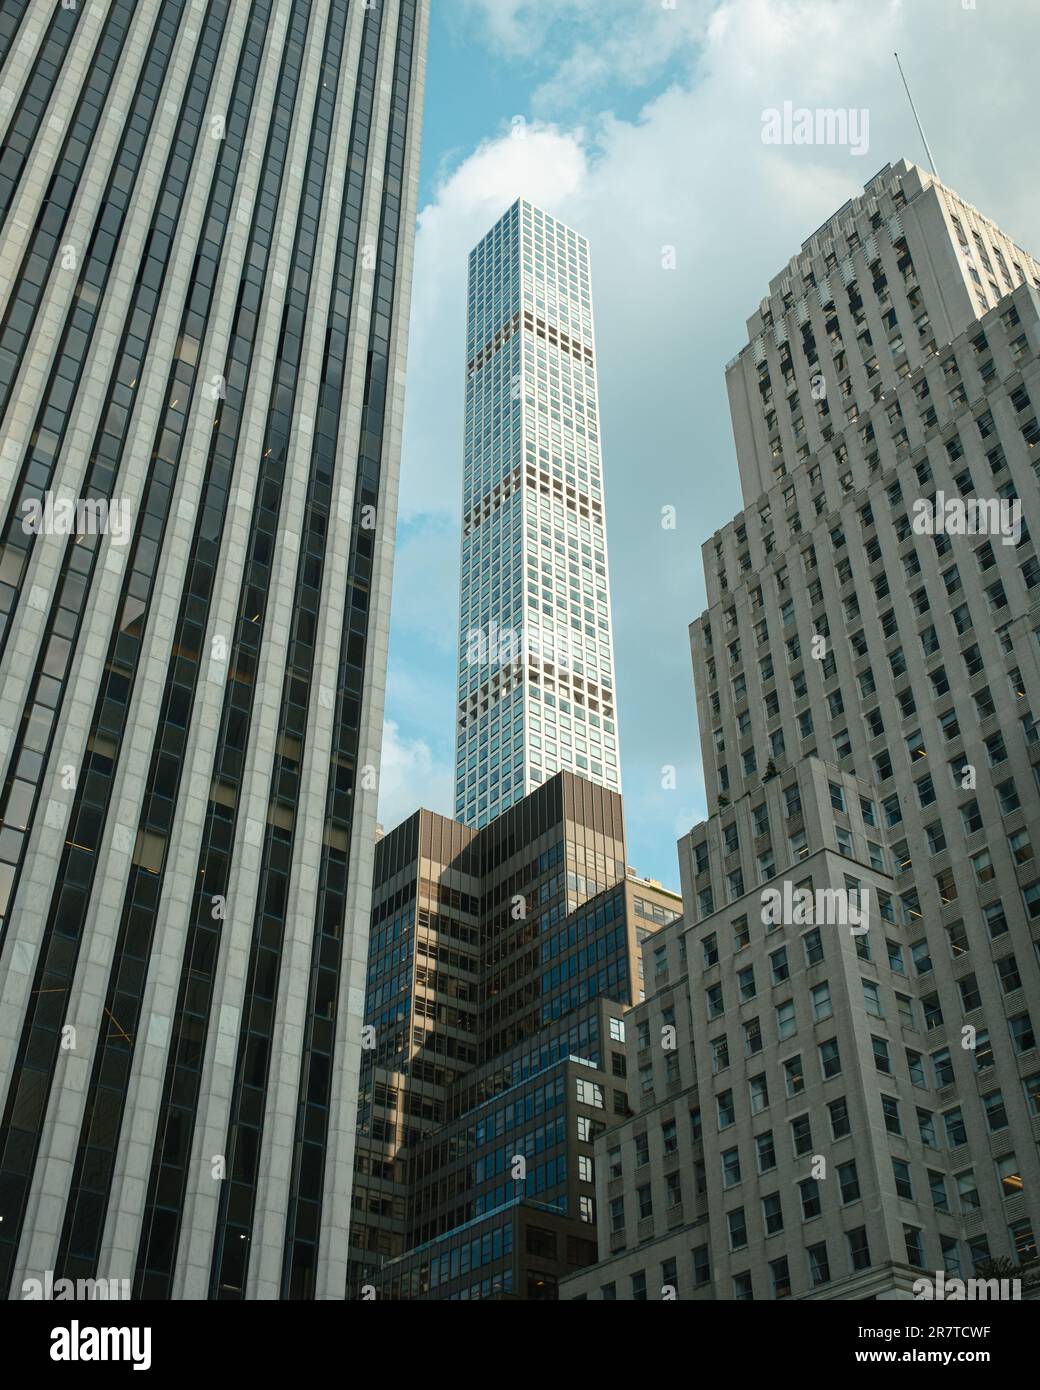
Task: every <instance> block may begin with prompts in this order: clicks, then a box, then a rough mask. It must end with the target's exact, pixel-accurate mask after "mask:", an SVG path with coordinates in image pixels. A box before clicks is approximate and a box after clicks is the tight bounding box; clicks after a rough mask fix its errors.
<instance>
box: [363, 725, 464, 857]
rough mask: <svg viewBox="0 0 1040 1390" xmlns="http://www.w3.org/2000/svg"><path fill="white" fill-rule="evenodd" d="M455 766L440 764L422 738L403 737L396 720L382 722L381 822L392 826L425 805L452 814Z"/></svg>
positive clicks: (390, 827) (430, 808) (391, 828)
mask: <svg viewBox="0 0 1040 1390" xmlns="http://www.w3.org/2000/svg"><path fill="white" fill-rule="evenodd" d="M451 788H452V769H451V768H450V767H448V766H446V765H445V764H443V763H439V762H438V761H437V760H436V758H435V757H434V755H433V752H432V750H431V748H430V745H429V744H428V743H427V742H426V740H425V739H422V738H414V739H406V738H402V737H401V732H400V729H399V727H398V725H397V723H396V721H395V720H393V719H388V720H386V722H385V723H384V725H383V755H382V760H381V763H380V773H379V823H380V824H381V825H382V826H383V828H384V829H385V830H393V828H394V827H395V826H397V825H400V823H401V822H402V821H403V820H407V819H408V817H409V816H410V815H412V814H413V813H414V812H415V811H417V810H418V809H419V807H420V806H422V807H425V808H426V809H427V810H429V811H439V812H440V813H441V814H442V815H450V814H451V799H452V798H451Z"/></svg>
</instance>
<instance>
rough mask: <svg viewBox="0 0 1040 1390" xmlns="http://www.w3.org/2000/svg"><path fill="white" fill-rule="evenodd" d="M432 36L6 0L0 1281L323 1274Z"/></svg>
mask: <svg viewBox="0 0 1040 1390" xmlns="http://www.w3.org/2000/svg"><path fill="white" fill-rule="evenodd" d="M426 27H427V0H366V3H365V4H358V3H355V2H354V0H279V2H278V3H275V0H234V2H232V0H93V3H91V4H89V5H88V4H79V5H76V6H75V7H74V8H66V7H63V6H59V5H57V4H55V3H52V0H29V3H28V4H26V3H20V4H12V5H6V4H5V5H4V6H3V13H2V16H0V136H2V139H0V227H2V234H3V246H4V252H3V262H2V266H0V440H2V446H0V1107H2V1109H0V1290H2V1292H3V1293H4V1294H8V1293H10V1294H11V1295H12V1296H14V1297H16V1298H17V1297H19V1296H20V1290H21V1288H22V1286H23V1283H24V1281H25V1280H26V1279H28V1278H33V1277H35V1278H39V1277H41V1276H42V1275H43V1274H44V1272H46V1271H53V1273H54V1276H55V1277H56V1278H72V1279H76V1278H107V1279H120V1280H122V1279H126V1280H129V1281H130V1283H131V1285H132V1290H133V1293H134V1295H135V1296H139V1297H150V1298H169V1297H174V1298H206V1297H212V1298H227V1299H235V1298H245V1297H249V1298H278V1297H285V1298H336V1297H342V1296H343V1293H344V1289H345V1281H346V1268H347V1231H348V1224H349V1221H348V1213H349V1191H350V1182H351V1173H352V1169H353V1156H354V1123H355V1109H356V1088H357V1078H358V1069H359V1061H360V1054H361V1029H362V1024H363V1010H364V982H365V961H366V955H367V944H368V920H369V911H370V904H371V877H372V857H373V841H374V834H375V821H376V797H377V790H378V787H377V777H376V775H375V773H376V770H377V768H378V763H379V754H380V740H381V732H382V713H383V710H382V702H383V695H382V692H383V688H384V685H385V668H386V645H387V631H388V625H389V613H390V582H391V572H392V560H393V544H394V534H395V527H396V496H397V476H398V471H399V456H400V437H401V421H402V409H403V400H402V389H401V382H402V380H403V373H404V365H405V351H406V332H407V323H408V305H409V285H410V278H411V271H412V248H413V239H414V226H415V209H416V201H417V187H418V142H419V128H420V121H421V109H422V89H423V75H424V57H423V54H424V50H425V42H426ZM73 504H74V505H73ZM70 508H71V511H70ZM73 514H74V515H75V524H74V525H71V526H70V525H69V524H68V521H67V518H68V517H69V516H71V515H73ZM62 518H65V520H64V522H62V521H61V519H62ZM115 522H118V525H117V524H115ZM59 523H60V524H59Z"/></svg>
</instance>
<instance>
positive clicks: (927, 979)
mask: <svg viewBox="0 0 1040 1390" xmlns="http://www.w3.org/2000/svg"><path fill="white" fill-rule="evenodd" d="M748 327H749V342H748V345H747V346H746V347H745V348H744V349H743V351H742V352H741V353H740V354H739V355H738V357H737V358H735V359H734V361H733V362H732V363H731V364H730V366H729V368H728V370H727V380H728V385H729V392H730V401H731V405H732V408H733V418H734V433H735V437H736V443H737V454H738V460H739V464H740V472H741V479H742V483H743V490H744V501H745V509H744V511H743V513H742V514H741V515H740V516H738V517H736V518H735V519H734V521H733V522H732V523H731V524H730V525H728V526H727V527H725V528H724V529H723V530H722V531H720V532H719V533H717V534H716V535H715V536H714V537H713V538H712V539H711V540H709V542H708V543H707V544H706V545H705V547H704V562H705V572H706V578H707V588H708V602H709V607H708V611H707V612H706V613H705V614H704V615H703V617H701V618H700V619H699V620H698V621H697V622H695V623H694V624H693V626H692V628H691V638H692V647H693V662H694V673H695V683H696V689H697V704H698V711H699V717H700V727H701V744H702V752H703V762H704V768H705V776H706V781H707V791H708V801H709V809H710V813H711V814H710V817H709V819H708V821H707V822H706V823H705V824H703V825H700V826H697V827H695V828H694V829H693V830H692V831H691V832H690V834H689V835H688V836H686V837H685V838H684V839H683V840H682V841H681V842H680V846H679V854H680V868H681V872H682V877H683V898H684V908H685V911H684V920H683V923H682V924H681V926H675V927H671V928H668V929H667V931H666V933H665V934H664V935H663V936H662V937H661V939H660V941H656V940H655V942H654V946H655V948H656V950H657V951H659V952H661V974H660V975H658V972H657V969H656V967H655V969H654V972H653V975H652V977H651V981H648V998H647V1000H646V1002H645V1004H644V1005H643V1006H641V1007H640V1008H639V1009H638V1010H636V1012H635V1013H634V1014H633V1015H628V1016H627V1017H626V1032H627V1039H628V1042H627V1045H628V1049H629V1070H630V1074H631V1073H632V1072H634V1073H635V1075H636V1078H637V1080H636V1085H635V1086H634V1087H633V1103H634V1105H635V1106H636V1108H637V1112H638V1113H637V1114H636V1115H634V1116H633V1117H630V1118H629V1119H627V1120H626V1121H625V1122H624V1124H623V1125H622V1126H621V1127H620V1128H619V1129H617V1130H614V1131H612V1132H610V1133H608V1134H606V1135H605V1136H604V1137H603V1139H602V1141H601V1143H600V1145H599V1147H598V1149H597V1157H598V1158H600V1162H599V1169H598V1181H599V1184H600V1186H599V1189H598V1200H599V1202H600V1206H601V1208H606V1209H607V1217H606V1219H605V1220H604V1221H602V1222H601V1226H600V1258H601V1263H600V1265H599V1266H598V1267H597V1268H596V1269H595V1270H594V1271H589V1272H587V1273H585V1274H583V1275H581V1276H580V1277H578V1278H577V1279H574V1280H571V1281H569V1282H568V1283H567V1285H566V1286H565V1289H564V1290H563V1291H562V1292H561V1296H563V1297H591V1298H612V1297H616V1298H642V1297H649V1298H659V1297H662V1296H664V1297H671V1296H678V1297H680V1298H691V1297H714V1298H724V1299H731V1298H736V1299H771V1298H782V1297H795V1298H824V1299H826V1298H898V1297H910V1296H912V1291H913V1286H914V1282H915V1281H916V1280H917V1279H919V1278H921V1277H922V1276H925V1277H932V1278H934V1276H935V1274H936V1272H938V1271H946V1272H948V1273H949V1274H951V1275H958V1276H965V1275H971V1274H972V1273H973V1271H975V1270H980V1269H982V1270H984V1269H985V1268H986V1266H987V1262H988V1261H990V1260H992V1259H1001V1258H1006V1259H1010V1260H1011V1261H1013V1262H1014V1263H1016V1264H1020V1263H1022V1262H1026V1261H1029V1260H1031V1259H1032V1258H1033V1257H1034V1256H1035V1255H1036V1234H1037V1231H1038V1229H1040V1158H1038V1140H1040V1050H1038V1048H1037V1040H1036V1033H1035V1027H1036V1025H1037V1023H1038V1022H1040V860H1038V857H1037V855H1038V852H1040V776H1038V769H1040V723H1038V715H1040V602H1038V600H1040V559H1038V557H1037V553H1036V547H1035V543H1034V535H1035V534H1036V533H1037V532H1038V531H1040V423H1038V414H1040V266H1038V264H1037V262H1036V261H1035V260H1033V258H1032V257H1031V256H1029V255H1028V254H1026V253H1025V252H1024V251H1022V250H1021V249H1020V248H1018V247H1017V246H1015V244H1014V243H1013V242H1011V241H1010V240H1009V239H1008V237H1007V236H1006V235H1004V234H1003V233H1002V232H1001V231H1000V230H999V229H998V228H997V227H996V226H994V224H993V223H992V222H990V221H989V220H988V219H987V218H986V217H984V216H983V215H982V214H981V213H980V212H978V211H977V210H976V209H975V208H973V207H972V206H971V205H969V204H967V203H965V202H964V201H963V200H962V199H960V198H959V197H958V196H957V195H956V194H955V193H953V192H952V190H950V189H948V188H946V187H945V186H944V185H942V184H941V183H939V182H938V181H937V180H935V179H934V178H932V177H931V176H929V175H928V174H926V173H924V172H923V171H921V170H919V169H917V168H914V167H912V166H910V165H907V164H906V163H900V164H899V165H896V166H892V167H889V166H886V168H884V169H883V170H881V171H880V173H879V174H877V175H876V176H875V178H874V179H872V180H871V182H870V183H869V184H868V185H867V187H866V189H865V190H864V193H863V194H862V196H859V197H857V198H855V199H853V200H852V201H851V202H849V203H848V204H846V206H845V207H844V208H842V209H841V210H840V211H839V212H838V213H837V214H836V215H835V216H834V217H832V218H830V219H829V220H828V221H827V222H826V223H825V224H824V225H823V226H822V227H821V228H820V229H819V230H818V231H817V232H816V233H814V235H813V236H812V237H811V238H810V239H809V241H807V242H806V243H805V244H804V246H803V247H802V249H801V251H800V252H799V254H798V255H797V256H795V257H794V258H793V259H792V261H791V262H790V264H789V265H788V266H787V267H786V268H785V270H784V271H783V272H782V274H781V275H780V276H778V277H777V278H776V279H775V280H774V281H773V283H772V284H771V286H770V291H769V295H768V296H767V298H766V299H765V300H763V301H762V304H761V306H760V308H759V309H758V311H756V313H755V314H754V315H753V317H752V318H751V320H750V321H749V325H748ZM969 502H971V503H980V502H981V503H984V504H986V516H987V517H988V518H989V520H990V522H992V523H995V527H994V529H990V530H988V531H987V530H982V531H978V530H975V531H974V532H973V533H972V532H970V531H969V532H967V533H966V532H965V529H964V527H963V526H961V525H960V523H959V521H958V517H960V518H962V519H963V518H964V517H967V516H969V515H974V516H976V518H978V516H979V513H978V511H977V509H976V510H974V511H972V510H969V508H968V507H967V505H965V506H963V507H960V506H959V505H958V504H961V503H964V504H967V503H969ZM951 504H952V505H951ZM1001 504H1004V509H1003V510H1002V508H1001ZM1019 504H1020V509H1021V510H1020V513H1017V508H1018V506H1019ZM1013 509H1014V510H1013ZM1016 514H1017V515H1018V522H1019V524H1018V525H1011V524H1008V525H1006V526H1005V525H1004V524H1003V523H1004V522H1005V521H1007V522H1008V523H1010V522H1011V521H1012V518H1013V516H1014V515H1016ZM937 515H942V516H943V518H944V519H945V524H944V525H943V526H937V525H935V524H934V521H930V520H929V519H930V518H934V517H935V516H937ZM804 890H811V892H812V903H813V908H812V911H811V914H810V915H808V916H807V915H806V913H805V910H804V907H799V906H797V903H796V899H795V894H796V892H798V893H799V896H800V897H801V893H802V892H804ZM774 892H775V893H776V894H777V895H778V896H779V898H780V901H781V902H782V903H783V904H784V906H783V907H782V909H781V910H780V912H779V913H776V912H774V911H772V910H771V904H772V902H773V894H774ZM824 893H827V894H828V895H829V896H827V897H824V896H823V894H824ZM863 893H866V895H867V898H866V903H867V905H868V910H867V915H866V917H865V919H864V920H863V922H862V923H860V921H859V920H858V918H855V917H853V918H850V916H849V913H848V911H847V910H845V909H847V908H849V907H852V906H853V905H857V906H858V904H860V902H861V901H862V899H861V897H860V895H861V894H863ZM853 895H855V896H853ZM806 900H807V899H806V898H804V897H801V901H802V902H803V903H804V901H806ZM864 927H865V930H864V929H863V928H864ZM653 983H658V984H659V986H660V987H659V988H658V989H657V990H656V991H655V992H653V993H651V992H650V991H651V989H652V988H653ZM669 1027H672V1028H674V1029H675V1038H676V1039H677V1045H676V1048H675V1050H669V1047H668V1046H667V1045H666V1044H668V1043H670V1041H671V1039H672V1035H671V1034H669V1033H667V1032H662V1030H663V1029H667V1028H669ZM662 1290H666V1292H665V1293H664V1294H662Z"/></svg>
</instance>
